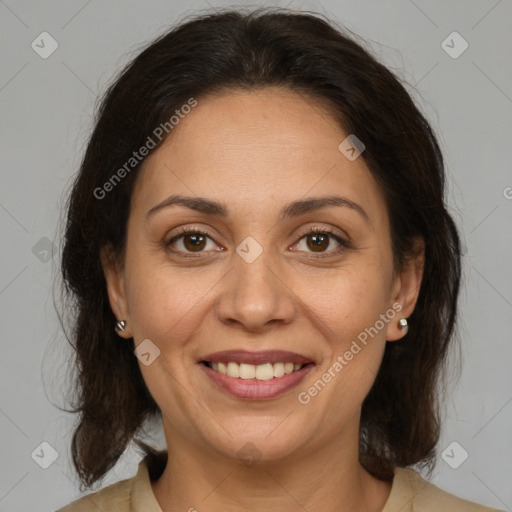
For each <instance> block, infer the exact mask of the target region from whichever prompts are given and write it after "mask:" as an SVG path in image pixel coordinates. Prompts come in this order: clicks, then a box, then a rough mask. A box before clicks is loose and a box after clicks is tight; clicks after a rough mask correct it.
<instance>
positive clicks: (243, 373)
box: [210, 361, 303, 380]
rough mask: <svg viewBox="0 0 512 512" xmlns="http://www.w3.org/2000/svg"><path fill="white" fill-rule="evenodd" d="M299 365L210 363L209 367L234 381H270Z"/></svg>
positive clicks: (296, 368)
mask: <svg viewBox="0 0 512 512" xmlns="http://www.w3.org/2000/svg"><path fill="white" fill-rule="evenodd" d="M302 366H303V365H301V364H294V363H265V364H260V365H258V366H255V365H253V364H246V363H240V364H238V363H234V362H231V361H230V362H229V363H227V364H226V363H210V367H211V368H212V369H213V370H215V371H216V372H219V373H221V374H222V375H227V376H228V377H234V378H236V379H257V380H270V379H273V378H274V377H282V376H283V375H288V374H290V373H293V372H294V371H297V370H299V369H300V368H302Z"/></svg>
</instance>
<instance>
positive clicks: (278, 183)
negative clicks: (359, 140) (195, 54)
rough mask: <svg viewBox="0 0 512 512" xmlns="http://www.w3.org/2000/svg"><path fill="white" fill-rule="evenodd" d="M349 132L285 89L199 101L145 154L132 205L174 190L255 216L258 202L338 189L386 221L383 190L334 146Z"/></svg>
mask: <svg viewBox="0 0 512 512" xmlns="http://www.w3.org/2000/svg"><path fill="white" fill-rule="evenodd" d="M348 135H349V134H348V133H346V132H345V131H344V130H343V128H342V127H341V126H340V124H339V122H338V121H337V120H336V118H335V117H334V115H333V113H332V111H330V110H329V107H328V105H327V103H326V102H319V101H318V100H317V99H314V98H311V97H308V96H303V95H299V94H297V93H295V92H292V91H289V90H286V89H280V88H267V89H263V90H257V91H250V92H248V91H230V92H226V93H223V94H217V95H214V96H209V97H204V98H202V99H201V98H199V99H198V100H197V106H196V107H194V108H193V109H192V110H191V112H190V113H189V114H187V115H184V116H183V118H181V119H180V121H179V123H178V124H177V125H176V126H175V127H174V128H173V130H172V132H171V133H170V135H169V136H168V137H167V139H166V140H165V141H164V143H163V144H162V145H161V146H160V147H159V148H158V149H157V150H155V151H154V152H153V153H152V154H150V155H149V157H147V158H146V160H145V162H144V164H143V167H142V170H141V172H140V175H139V177H138V179H137V184H136V188H135V191H134V198H133V203H132V204H133V207H134V208H137V209H139V208H145V209H146V210H148V209H149V208H151V207H152V206H154V205H155V204H157V203H158V202H160V201H163V200H164V199H165V198H166V197H168V196H170V195H173V194H178V193H179V194H186V195H189V196H201V197H215V198H216V199H217V200H218V201H220V202H223V203H226V204H229V205H231V206H232V208H231V207H230V211H231V210H233V211H237V212H238V213H241V212H242V211H244V212H245V213H249V212H251V214H252V215H257V214H258V209H259V207H260V208H261V209H265V210H266V211H267V212H268V211H270V210H272V204H274V203H275V205H276V206H277V205H279V206H281V205H282V204H283V203H288V202H290V201H293V200H296V199H298V198H305V197H308V196H315V197H318V196H321V195H326V194H333V193H337V194H342V195H343V196H345V197H348V198H349V199H351V200H353V201H355V202H357V203H359V204H361V206H362V207H363V208H364V209H365V210H366V211H367V212H368V213H369V215H370V217H374V218H375V219H376V220H379V219H381V220H382V219H383V218H384V219H385V218H386V216H387V212H386V210H385V205H384V198H383V194H382V191H381V190H380V188H379V187H378V185H377V183H376V182H375V180H374V179H373V177H372V175H371V173H370V171H369V169H368V168H367V166H366V164H365V162H364V160H363V158H361V157H359V158H357V159H355V160H353V161H351V160H349V159H348V158H347V157H346V156H344V154H342V152H341V151H340V149H339V145H340V143H341V142H342V141H344V139H346V137H347V136H348Z"/></svg>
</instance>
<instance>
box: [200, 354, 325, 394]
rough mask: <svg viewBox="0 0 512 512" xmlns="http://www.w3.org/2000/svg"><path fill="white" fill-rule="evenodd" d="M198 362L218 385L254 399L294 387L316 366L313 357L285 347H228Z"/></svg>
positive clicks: (283, 391) (284, 391)
mask: <svg viewBox="0 0 512 512" xmlns="http://www.w3.org/2000/svg"><path fill="white" fill-rule="evenodd" d="M198 363H199V367H200V368H201V369H202V370H203V372H204V373H205V374H206V376H207V377H208V378H209V379H210V381H212V382H213V383H214V384H216V386H217V388H218V389H221V390H223V391H225V392H227V393H229V394H230V395H232V396H235V397H237V398H244V399H252V400H268V399H271V398H275V397H277V396H279V395H282V394H284V393H286V392H287V391H290V390H291V389H292V388H294V387H296V386H297V385H298V384H299V383H300V382H301V381H302V380H303V379H304V378H305V376H306V375H307V374H308V373H309V372H310V371H311V370H312V369H313V368H314V367H315V363H314V362H313V361H312V360H311V359H308V358H307V357H305V356H303V355H301V354H297V353H295V352H288V351H285V350H266V351H261V352H249V351H247V350H225V351H222V352H215V353H213V354H208V355H206V356H205V357H204V358H201V359H199V360H198ZM283 363H284V364H283ZM231 367H233V368H231ZM234 367H236V368H234ZM269 367H270V368H272V372H269ZM282 367H283V368H284V367H285V368H286V371H283V368H282ZM221 369H222V373H221V372H220V371H219V370H221ZM234 369H236V371H234V372H232V371H231V370H234ZM224 370H226V372H224ZM238 371H240V374H238ZM251 372H254V375H252V373H251ZM271 373H273V374H271ZM230 374H231V375H230Z"/></svg>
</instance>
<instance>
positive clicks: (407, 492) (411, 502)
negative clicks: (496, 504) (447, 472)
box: [382, 468, 500, 512]
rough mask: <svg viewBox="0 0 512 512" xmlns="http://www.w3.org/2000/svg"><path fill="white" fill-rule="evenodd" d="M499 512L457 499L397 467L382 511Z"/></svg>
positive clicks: (415, 474) (411, 471) (417, 475)
mask: <svg viewBox="0 0 512 512" xmlns="http://www.w3.org/2000/svg"><path fill="white" fill-rule="evenodd" d="M395 510H396V511H398V510H401V511H402V512H406V511H407V512H408V511H411V512H412V511H415V512H416V511H418V512H430V511H432V512H439V511H443V510H449V511H450V512H500V511H499V510H498V509H496V508H490V507H486V506H484V505H480V504H478V503H474V502H472V501H468V500H465V499H462V498H458V497H457V496H454V495H453V494H450V493H448V492H446V491H444V490H442V489H440V488H439V487H437V486H436V485H434V484H433V483H431V482H429V481H428V480H426V479H424V478H423V477H422V476H421V475H420V474H419V473H417V472H416V471H414V470H412V469H409V468H396V469H395V477H394V480H393V486H392V488H391V494H390V496H389V499H388V502H387V503H386V506H385V507H384V509H383V511H382V512H395Z"/></svg>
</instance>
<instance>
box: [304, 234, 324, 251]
mask: <svg viewBox="0 0 512 512" xmlns="http://www.w3.org/2000/svg"><path fill="white" fill-rule="evenodd" d="M306 238H307V239H308V242H307V246H308V248H309V249H311V250H312V251H313V252H322V251H323V250H325V249H327V247H329V236H327V235H322V234H319V233H314V234H313V235H307V236H306Z"/></svg>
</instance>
